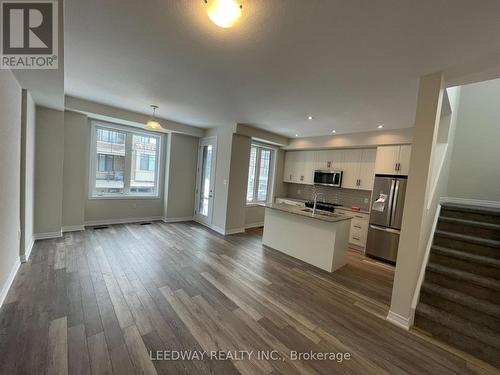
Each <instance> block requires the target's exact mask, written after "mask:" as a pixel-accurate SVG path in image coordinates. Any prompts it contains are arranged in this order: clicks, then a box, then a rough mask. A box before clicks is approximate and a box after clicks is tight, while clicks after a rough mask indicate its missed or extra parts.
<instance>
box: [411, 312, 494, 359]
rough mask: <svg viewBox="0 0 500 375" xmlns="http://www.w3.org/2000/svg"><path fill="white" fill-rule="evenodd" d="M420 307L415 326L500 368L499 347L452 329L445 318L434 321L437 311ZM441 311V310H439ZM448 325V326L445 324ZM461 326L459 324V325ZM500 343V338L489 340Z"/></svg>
mask: <svg viewBox="0 0 500 375" xmlns="http://www.w3.org/2000/svg"><path fill="white" fill-rule="evenodd" d="M421 305H422V307H421V306H420V305H419V307H418V308H417V311H416V315H415V326H416V327H419V328H421V329H423V330H424V331H427V332H429V333H430V334H432V336H433V337H434V338H436V339H438V340H441V341H443V342H445V343H447V344H449V345H451V346H454V347H456V348H458V349H460V350H463V351H464V352H467V353H470V354H472V355H473V356H475V357H477V358H479V359H482V360H483V361H485V362H488V363H490V364H492V365H493V366H497V367H500V356H499V355H498V347H496V346H491V345H488V344H485V342H484V340H478V339H477V338H476V337H470V336H468V335H465V334H464V333H463V331H462V330H461V329H460V328H459V329H458V330H457V329H455V328H453V327H450V324H449V321H447V320H446V319H445V318H441V319H439V320H440V322H436V320H438V319H434V315H435V312H434V311H436V310H437V309H433V310H430V309H429V308H426V307H427V305H425V307H424V304H421ZM438 311H439V310H438ZM449 315H451V314H448V316H449ZM443 323H448V324H443ZM458 325H459V324H458ZM492 339H493V341H494V342H499V341H500V337H490V338H489V339H488V340H489V341H491V340H492Z"/></svg>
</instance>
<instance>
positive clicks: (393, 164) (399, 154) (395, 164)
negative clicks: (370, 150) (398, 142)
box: [375, 145, 411, 175]
mask: <svg viewBox="0 0 500 375" xmlns="http://www.w3.org/2000/svg"><path fill="white" fill-rule="evenodd" d="M410 154H411V146H409V145H403V146H380V147H378V148H377V159H376V162H375V173H376V174H396V175H398V174H399V175H408V172H409V168H410Z"/></svg>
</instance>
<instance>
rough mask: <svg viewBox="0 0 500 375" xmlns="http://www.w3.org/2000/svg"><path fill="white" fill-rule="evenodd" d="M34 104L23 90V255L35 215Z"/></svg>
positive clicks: (29, 239) (21, 245)
mask: <svg viewBox="0 0 500 375" xmlns="http://www.w3.org/2000/svg"><path fill="white" fill-rule="evenodd" d="M35 113H36V109H35V102H34V101H33V98H32V97H31V94H30V93H29V92H28V91H26V90H23V97H22V115H21V116H22V128H21V190H20V192H21V202H20V203H21V244H20V247H21V251H20V255H21V258H22V259H23V260H25V259H26V258H25V255H27V254H28V252H30V251H31V248H32V245H33V220H34V215H35V208H34V204H35V203H34V194H35V121H36V119H35Z"/></svg>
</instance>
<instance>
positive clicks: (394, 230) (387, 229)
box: [370, 224, 401, 234]
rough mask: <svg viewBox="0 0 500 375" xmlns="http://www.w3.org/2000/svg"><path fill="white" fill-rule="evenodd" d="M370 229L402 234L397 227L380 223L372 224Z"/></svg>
mask: <svg viewBox="0 0 500 375" xmlns="http://www.w3.org/2000/svg"><path fill="white" fill-rule="evenodd" d="M370 229H375V230H380V231H382V232H389V233H394V234H400V233H401V232H400V231H399V230H397V229H392V228H385V227H379V226H378V225H373V224H370Z"/></svg>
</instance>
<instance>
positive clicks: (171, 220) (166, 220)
mask: <svg viewBox="0 0 500 375" xmlns="http://www.w3.org/2000/svg"><path fill="white" fill-rule="evenodd" d="M162 220H163V222H164V223H180V222H182V221H193V217H192V216H185V217H164V218H163V219H162Z"/></svg>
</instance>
